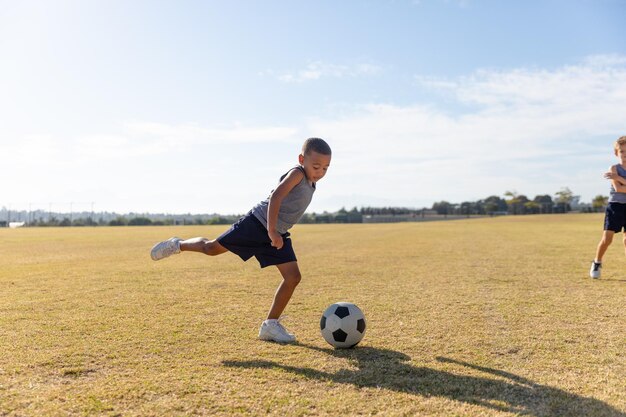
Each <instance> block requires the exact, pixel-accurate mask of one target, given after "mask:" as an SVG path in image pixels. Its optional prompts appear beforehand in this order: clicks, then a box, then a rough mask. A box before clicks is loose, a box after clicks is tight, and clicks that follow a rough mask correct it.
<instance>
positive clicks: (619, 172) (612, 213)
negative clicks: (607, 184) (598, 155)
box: [589, 136, 626, 279]
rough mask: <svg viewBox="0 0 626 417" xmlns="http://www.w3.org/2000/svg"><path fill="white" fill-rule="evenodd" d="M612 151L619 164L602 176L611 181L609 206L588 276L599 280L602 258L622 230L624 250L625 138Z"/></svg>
mask: <svg viewBox="0 0 626 417" xmlns="http://www.w3.org/2000/svg"><path fill="white" fill-rule="evenodd" d="M613 151H614V153H615V156H617V159H618V160H619V164H616V165H613V166H611V167H610V168H609V171H608V172H607V173H605V174H604V178H607V179H609V180H611V189H610V191H609V204H608V206H607V207H606V213H605V215H604V232H603V233H602V239H601V240H600V243H598V248H597V250H596V257H595V259H594V260H593V262H592V263H591V269H590V270H589V276H590V277H591V278H594V279H597V278H600V274H601V271H602V257H603V256H604V253H605V252H606V250H607V249H608V247H609V245H611V242H613V236H614V235H615V233H619V232H621V231H622V230H624V246H625V250H626V136H622V137H621V138H619V139H618V140H617V141H615V143H614V145H613Z"/></svg>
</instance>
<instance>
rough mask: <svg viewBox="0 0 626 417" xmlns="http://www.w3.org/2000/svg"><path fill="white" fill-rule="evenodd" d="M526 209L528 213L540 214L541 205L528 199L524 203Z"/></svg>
mask: <svg viewBox="0 0 626 417" xmlns="http://www.w3.org/2000/svg"><path fill="white" fill-rule="evenodd" d="M524 211H525V212H526V213H527V214H539V212H540V211H541V205H539V204H538V203H536V202H535V201H527V202H525V203H524Z"/></svg>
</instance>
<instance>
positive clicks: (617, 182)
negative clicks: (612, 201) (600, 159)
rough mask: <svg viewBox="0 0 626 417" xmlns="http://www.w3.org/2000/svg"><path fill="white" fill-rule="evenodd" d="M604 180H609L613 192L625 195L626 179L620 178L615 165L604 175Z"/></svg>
mask: <svg viewBox="0 0 626 417" xmlns="http://www.w3.org/2000/svg"><path fill="white" fill-rule="evenodd" d="M604 178H606V179H610V180H611V184H612V185H613V188H614V189H615V191H617V192H618V193H626V178H623V177H620V176H619V175H618V174H617V165H613V166H611V168H609V171H608V172H607V173H605V174H604Z"/></svg>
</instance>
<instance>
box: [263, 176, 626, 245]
mask: <svg viewBox="0 0 626 417" xmlns="http://www.w3.org/2000/svg"><path fill="white" fill-rule="evenodd" d="M302 178H304V174H303V173H302V171H300V170H299V169H293V170H291V171H289V173H288V174H287V176H286V177H285V178H283V180H282V181H281V182H280V184H278V187H276V189H275V190H274V191H273V192H272V194H271V195H270V201H269V204H268V206H267V234H268V235H269V237H270V239H271V240H272V246H274V247H275V248H276V249H280V248H282V247H283V237H282V236H281V235H280V233H278V231H277V230H276V224H277V223H278V211H279V210H280V205H281V203H282V201H283V199H284V198H285V196H287V194H289V192H290V191H291V190H292V189H293V187H295V186H296V185H298V184H299V183H300V181H302ZM625 189H626V187H625Z"/></svg>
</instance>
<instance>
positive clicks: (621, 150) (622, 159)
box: [615, 144, 626, 166]
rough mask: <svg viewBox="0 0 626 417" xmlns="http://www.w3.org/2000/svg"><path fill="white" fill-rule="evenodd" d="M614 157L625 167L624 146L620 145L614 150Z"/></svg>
mask: <svg viewBox="0 0 626 417" xmlns="http://www.w3.org/2000/svg"><path fill="white" fill-rule="evenodd" d="M615 156H617V157H618V158H619V160H620V162H621V164H622V165H623V166H626V144H624V145H620V146H619V148H618V149H616V150H615Z"/></svg>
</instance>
